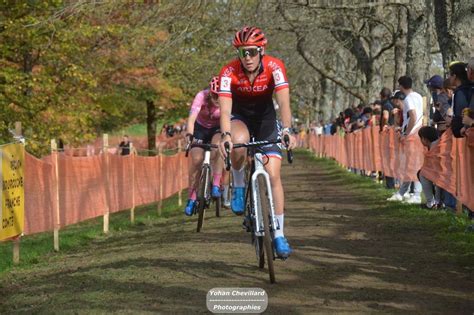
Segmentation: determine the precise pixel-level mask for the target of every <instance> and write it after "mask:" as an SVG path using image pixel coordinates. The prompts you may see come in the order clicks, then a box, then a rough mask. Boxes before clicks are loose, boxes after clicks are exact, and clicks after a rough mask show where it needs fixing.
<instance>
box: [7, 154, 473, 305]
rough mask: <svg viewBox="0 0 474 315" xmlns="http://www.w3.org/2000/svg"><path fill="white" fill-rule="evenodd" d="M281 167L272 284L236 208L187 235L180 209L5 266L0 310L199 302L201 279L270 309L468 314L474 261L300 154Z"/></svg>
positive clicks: (188, 224) (204, 288)
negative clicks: (451, 252)
mask: <svg viewBox="0 0 474 315" xmlns="http://www.w3.org/2000/svg"><path fill="white" fill-rule="evenodd" d="M283 173H284V186H285V189H286V193H287V194H286V196H287V206H286V207H287V209H288V210H287V215H286V220H285V222H286V224H285V225H286V229H285V232H286V233H285V234H286V235H287V237H288V239H289V240H290V243H291V245H292V246H293V247H294V249H295V253H294V254H293V255H292V256H291V258H290V259H288V260H287V261H285V262H282V261H276V262H275V268H276V278H277V283H276V284H273V285H271V284H269V281H268V275H267V273H266V270H263V271H262V270H259V269H258V268H257V266H256V257H255V254H254V249H253V247H251V245H250V242H249V240H250V237H249V235H248V234H247V233H246V232H245V231H243V230H242V228H241V222H242V219H241V218H240V217H236V216H234V215H232V214H231V213H230V211H228V210H226V211H225V214H224V216H223V217H221V218H215V217H213V215H212V213H208V215H207V221H206V222H205V226H204V229H203V232H202V233H199V234H197V233H195V231H194V230H195V225H196V218H192V219H189V218H185V217H184V216H183V215H181V213H180V214H179V215H176V216H173V217H171V218H169V219H167V220H166V221H162V222H160V223H157V224H153V225H140V226H137V227H136V228H133V229H132V230H129V231H122V232H120V233H115V234H114V235H112V236H110V237H108V238H106V239H101V240H96V241H93V242H92V243H91V244H90V245H88V246H86V247H82V248H80V249H78V250H77V251H75V252H72V253H71V252H70V253H67V254H64V253H59V254H53V255H51V256H50V257H47V258H45V259H46V261H45V262H44V263H40V264H38V265H35V266H33V267H31V268H28V269H22V270H16V271H12V272H10V273H8V274H6V275H4V276H3V277H2V279H0V313H13V312H25V313H31V312H33V313H79V314H85V313H87V314H90V313H106V312H113V313H129V314H136V313H208V311H207V308H206V294H207V292H208V290H209V289H211V288H214V287H259V288H264V289H265V290H266V291H267V293H268V295H269V307H268V309H267V313H268V314H290V313H291V314H309V313H312V314H314V313H321V314H326V313H338V314H341V313H342V314H343V313H351V314H352V313H361V314H365V313H390V314H392V313H399V314H407V313H418V314H473V312H474V281H473V279H474V277H473V275H472V269H468V268H466V267H463V266H461V265H459V264H457V263H456V262H455V260H453V259H449V258H447V257H446V255H445V254H444V251H443V249H442V248H440V245H439V244H438V242H437V241H435V240H434V239H433V237H432V233H431V232H430V231H429V230H424V229H419V230H416V229H411V228H404V227H403V226H399V225H396V224H394V223H393V222H394V221H393V220H390V219H387V218H385V217H384V216H381V215H380V207H379V206H377V204H376V203H373V202H367V201H365V200H364V198H363V196H360V195H359V194H357V193H355V192H354V191H353V189H351V188H350V187H348V186H347V181H345V180H343V179H341V178H340V177H339V176H337V175H336V174H335V173H334V172H330V171H329V172H328V171H325V170H323V168H321V166H319V165H318V163H315V162H313V161H310V158H309V157H308V156H307V155H298V156H297V159H296V162H295V164H294V165H292V166H285V167H284V170H283ZM361 197H362V198H361Z"/></svg>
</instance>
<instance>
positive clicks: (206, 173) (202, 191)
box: [196, 165, 211, 233]
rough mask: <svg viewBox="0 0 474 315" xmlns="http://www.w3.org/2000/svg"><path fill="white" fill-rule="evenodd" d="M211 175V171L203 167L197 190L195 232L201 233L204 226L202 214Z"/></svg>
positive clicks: (204, 208) (204, 209) (207, 167)
mask: <svg viewBox="0 0 474 315" xmlns="http://www.w3.org/2000/svg"><path fill="white" fill-rule="evenodd" d="M210 175H211V169H210V167H209V166H207V165H206V166H204V167H203V168H202V171H201V177H200V179H199V190H198V198H197V199H198V209H197V212H198V221H197V228H196V232H198V233H199V232H201V229H202V226H203V225H204V213H205V211H206V194H207V191H208V190H209V187H207V186H209V179H210Z"/></svg>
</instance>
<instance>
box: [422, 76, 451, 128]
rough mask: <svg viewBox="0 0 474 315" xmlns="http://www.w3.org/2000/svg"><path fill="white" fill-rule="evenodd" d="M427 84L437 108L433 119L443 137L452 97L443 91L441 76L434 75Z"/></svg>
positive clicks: (434, 105)
mask: <svg viewBox="0 0 474 315" xmlns="http://www.w3.org/2000/svg"><path fill="white" fill-rule="evenodd" d="M425 83H426V86H427V87H428V89H429V90H430V92H431V98H432V101H433V107H434V108H435V112H434V113H433V116H432V117H431V118H432V121H433V123H434V124H435V125H436V129H437V130H438V133H439V135H440V136H441V134H442V133H443V132H445V131H446V129H447V127H446V114H447V111H448V109H449V108H450V107H451V104H450V103H449V101H450V97H449V95H448V94H447V93H446V92H445V91H443V86H444V80H443V78H442V77H441V76H439V75H434V76H432V77H431V78H430V79H429V80H426V81H425Z"/></svg>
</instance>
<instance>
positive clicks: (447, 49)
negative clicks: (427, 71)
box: [434, 0, 459, 69]
mask: <svg viewBox="0 0 474 315" xmlns="http://www.w3.org/2000/svg"><path fill="white" fill-rule="evenodd" d="M446 6H447V3H446V1H445V0H434V16H435V25H436V35H437V37H438V44H439V49H440V50H441V55H442V57H443V67H444V68H445V69H446V68H447V66H448V64H449V62H450V61H452V60H454V58H455V56H456V51H457V50H458V49H459V47H457V44H456V42H455V40H454V37H453V35H452V34H451V32H450V29H449V22H448V11H447V7H446Z"/></svg>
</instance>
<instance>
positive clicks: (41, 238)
mask: <svg viewBox="0 0 474 315" xmlns="http://www.w3.org/2000/svg"><path fill="white" fill-rule="evenodd" d="M177 210H178V194H176V195H174V196H172V197H170V198H168V199H166V200H164V201H163V205H162V213H161V216H158V213H157V204H156V203H154V204H150V205H146V206H142V207H137V208H136V209H135V224H133V225H132V224H131V223H130V211H121V212H118V213H114V214H111V215H110V222H109V234H108V235H105V234H104V233H103V219H102V217H98V218H94V219H91V220H87V221H84V222H81V223H78V224H75V225H71V226H67V227H65V228H64V229H61V230H60V232H59V242H60V251H61V252H65V253H67V252H71V251H74V250H77V249H78V248H80V247H83V246H86V245H87V244H90V242H91V241H93V240H98V239H104V238H107V237H110V236H113V235H115V234H117V233H120V232H121V231H126V230H132V229H136V228H137V227H139V226H141V225H151V224H154V223H157V222H160V221H162V220H164V219H166V218H168V217H170V216H172V215H173V214H175V213H177ZM54 253H55V252H54V249H53V232H52V231H51V232H45V233H39V234H35V235H31V236H26V237H23V238H22V239H21V243H20V264H19V265H17V266H16V267H15V268H27V267H29V266H31V265H34V264H37V263H39V262H40V261H41V258H42V257H44V256H48V255H54ZM12 257H13V245H12V242H3V243H0V276H1V275H2V273H5V272H7V271H9V270H11V269H12V267H13V262H12Z"/></svg>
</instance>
